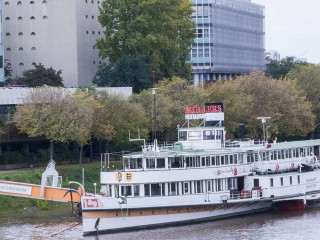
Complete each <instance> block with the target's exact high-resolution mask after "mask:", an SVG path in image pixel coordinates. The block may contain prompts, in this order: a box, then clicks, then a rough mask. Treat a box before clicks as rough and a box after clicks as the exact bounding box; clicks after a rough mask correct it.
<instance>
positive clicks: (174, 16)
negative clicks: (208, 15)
mask: <svg viewBox="0 0 320 240" xmlns="http://www.w3.org/2000/svg"><path fill="white" fill-rule="evenodd" d="M191 6H192V3H191V1H189V0H153V1H150V0H131V1H127V0H105V1H103V2H102V6H101V8H100V16H99V22H100V23H101V25H102V26H103V27H104V28H105V31H104V38H101V39H99V40H98V41H97V44H96V46H97V47H98V49H99V50H100V56H102V57H103V58H106V57H108V58H109V60H110V64H111V65H114V64H115V63H116V62H117V61H118V60H119V59H120V58H121V56H128V57H132V56H135V55H136V54H139V55H141V56H142V57H143V59H144V61H145V62H146V63H147V64H148V65H150V67H151V68H152V69H153V70H156V72H157V76H158V77H161V76H164V77H172V76H174V75H176V74H179V73H184V72H185V73H188V74H190V73H191V64H190V63H187V60H188V58H189V51H190V50H189V47H190V46H191V44H192V42H193V39H194V38H195V31H194V28H195V25H194V23H193V22H192V20H191V13H192V11H193V10H192V8H191Z"/></svg>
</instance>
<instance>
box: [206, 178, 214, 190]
mask: <svg viewBox="0 0 320 240" xmlns="http://www.w3.org/2000/svg"><path fill="white" fill-rule="evenodd" d="M207 191H208V192H213V189H212V180H208V181H207Z"/></svg>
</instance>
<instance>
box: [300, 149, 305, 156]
mask: <svg viewBox="0 0 320 240" xmlns="http://www.w3.org/2000/svg"><path fill="white" fill-rule="evenodd" d="M300 156H301V157H304V154H303V148H300V152H299V157H300Z"/></svg>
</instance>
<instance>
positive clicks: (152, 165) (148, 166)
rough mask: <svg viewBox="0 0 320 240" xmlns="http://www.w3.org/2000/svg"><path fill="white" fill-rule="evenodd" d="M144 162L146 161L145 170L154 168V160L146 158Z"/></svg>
mask: <svg viewBox="0 0 320 240" xmlns="http://www.w3.org/2000/svg"><path fill="white" fill-rule="evenodd" d="M146 160H147V161H146V162H147V168H149V169H152V168H155V167H156V165H155V159H154V158H147V159H146Z"/></svg>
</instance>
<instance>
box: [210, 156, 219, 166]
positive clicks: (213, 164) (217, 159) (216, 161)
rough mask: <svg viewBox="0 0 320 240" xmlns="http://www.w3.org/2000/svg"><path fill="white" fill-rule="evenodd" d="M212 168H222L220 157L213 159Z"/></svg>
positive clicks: (213, 157)
mask: <svg viewBox="0 0 320 240" xmlns="http://www.w3.org/2000/svg"><path fill="white" fill-rule="evenodd" d="M211 166H220V156H212V157H211Z"/></svg>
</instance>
